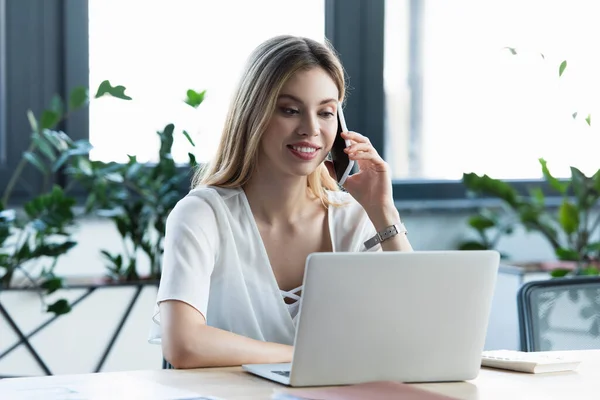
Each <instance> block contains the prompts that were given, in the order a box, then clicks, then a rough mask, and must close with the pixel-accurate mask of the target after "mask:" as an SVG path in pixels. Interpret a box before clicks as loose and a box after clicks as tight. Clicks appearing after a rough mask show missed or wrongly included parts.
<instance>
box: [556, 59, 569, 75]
mask: <svg viewBox="0 0 600 400" xmlns="http://www.w3.org/2000/svg"><path fill="white" fill-rule="evenodd" d="M566 68H567V60H565V61H563V62H561V63H560V67H559V68H558V76H562V74H563V72H565V69H566Z"/></svg>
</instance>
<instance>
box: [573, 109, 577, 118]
mask: <svg viewBox="0 0 600 400" xmlns="http://www.w3.org/2000/svg"><path fill="white" fill-rule="evenodd" d="M575 118H577V111H575V112H574V113H573V119H575Z"/></svg>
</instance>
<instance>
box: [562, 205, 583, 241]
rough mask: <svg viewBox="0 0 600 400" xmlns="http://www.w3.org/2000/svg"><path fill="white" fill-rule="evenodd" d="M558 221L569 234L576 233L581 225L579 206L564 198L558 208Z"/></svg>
mask: <svg viewBox="0 0 600 400" xmlns="http://www.w3.org/2000/svg"><path fill="white" fill-rule="evenodd" d="M558 221H559V222H560V225H561V226H562V228H563V229H564V231H565V233H567V234H568V235H570V234H572V233H575V232H576V231H577V228H578V227H579V212H578V210H577V207H575V206H574V205H573V204H571V203H569V201H568V200H567V199H564V200H563V203H562V204H561V206H560V209H559V210H558Z"/></svg>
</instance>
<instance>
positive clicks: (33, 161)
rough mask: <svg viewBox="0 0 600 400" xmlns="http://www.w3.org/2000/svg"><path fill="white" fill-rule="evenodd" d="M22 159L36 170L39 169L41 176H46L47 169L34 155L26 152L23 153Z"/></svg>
mask: <svg viewBox="0 0 600 400" xmlns="http://www.w3.org/2000/svg"><path fill="white" fill-rule="evenodd" d="M23 158H25V159H26V160H27V161H29V163H31V164H33V165H34V166H35V167H36V168H37V169H39V170H40V172H41V173H42V174H44V175H47V174H48V170H47V168H46V167H45V166H44V163H42V161H41V160H40V159H39V157H38V156H37V155H36V154H34V153H32V152H29V151H26V152H25V153H23Z"/></svg>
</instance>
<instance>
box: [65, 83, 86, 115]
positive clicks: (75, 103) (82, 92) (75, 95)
mask: <svg viewBox="0 0 600 400" xmlns="http://www.w3.org/2000/svg"><path fill="white" fill-rule="evenodd" d="M88 100H89V93H88V90H87V88H85V87H83V86H78V87H76V88H75V89H73V90H72V91H71V96H70V97H69V109H70V110H77V109H79V108H81V107H83V106H84V105H85V104H86V103H87V102H88Z"/></svg>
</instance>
